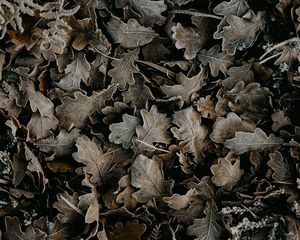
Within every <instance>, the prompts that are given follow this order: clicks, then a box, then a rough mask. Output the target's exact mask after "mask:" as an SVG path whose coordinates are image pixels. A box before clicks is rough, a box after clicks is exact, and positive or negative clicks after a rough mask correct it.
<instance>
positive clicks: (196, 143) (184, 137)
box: [171, 107, 207, 163]
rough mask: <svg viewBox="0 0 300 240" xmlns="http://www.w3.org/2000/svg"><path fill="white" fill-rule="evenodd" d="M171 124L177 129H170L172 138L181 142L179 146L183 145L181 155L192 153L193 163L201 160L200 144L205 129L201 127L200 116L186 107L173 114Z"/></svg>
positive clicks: (205, 131)
mask: <svg viewBox="0 0 300 240" xmlns="http://www.w3.org/2000/svg"><path fill="white" fill-rule="evenodd" d="M172 117H173V121H172V122H173V123H174V124H175V125H177V126H178V127H179V128H176V127H173V128H171V132H172V133H173V134H174V136H175V137H176V138H177V139H178V140H181V141H182V142H180V144H185V146H184V147H183V148H182V150H181V151H182V152H183V153H192V154H193V155H194V162H196V163H197V162H199V161H201V160H202V155H203V152H202V147H201V145H202V143H203V140H204V138H205V137H206V134H207V129H206V128H205V127H204V126H203V125H201V115H200V114H199V113H198V112H197V111H195V110H194V109H193V107H188V108H186V109H183V110H181V111H178V112H176V113H175V114H173V116H172Z"/></svg>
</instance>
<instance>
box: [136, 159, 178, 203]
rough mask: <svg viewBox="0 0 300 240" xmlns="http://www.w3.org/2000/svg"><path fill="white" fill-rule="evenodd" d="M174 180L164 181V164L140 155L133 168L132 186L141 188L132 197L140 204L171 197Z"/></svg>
mask: <svg viewBox="0 0 300 240" xmlns="http://www.w3.org/2000/svg"><path fill="white" fill-rule="evenodd" d="M173 184H174V181H173V180H168V181H165V180H164V174H163V170H162V162H161V161H160V160H159V159H150V158H147V157H146V156H144V155H138V156H137V157H136V159H135V161H134V162H133V164H132V166H131V185H132V186H134V187H136V188H139V189H140V190H138V191H137V192H135V193H133V194H132V196H133V197H134V198H136V200H137V201H138V202H141V203H146V202H148V201H150V200H151V199H152V198H161V197H163V196H166V195H169V194H170V192H171V188H172V187H173Z"/></svg>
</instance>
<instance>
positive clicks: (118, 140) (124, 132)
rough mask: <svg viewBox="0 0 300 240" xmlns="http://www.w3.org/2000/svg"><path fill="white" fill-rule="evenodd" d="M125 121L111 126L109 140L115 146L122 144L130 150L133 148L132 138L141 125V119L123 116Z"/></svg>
mask: <svg viewBox="0 0 300 240" xmlns="http://www.w3.org/2000/svg"><path fill="white" fill-rule="evenodd" d="M122 119H123V121H122V122H120V123H113V124H111V125H109V130H110V131H111V134H109V140H110V141H111V142H114V143H115V144H122V146H123V148H125V149H128V148H130V147H131V146H132V137H133V135H134V134H135V127H136V126H137V125H139V124H140V119H139V118H138V117H135V116H131V115H128V114H123V116H122Z"/></svg>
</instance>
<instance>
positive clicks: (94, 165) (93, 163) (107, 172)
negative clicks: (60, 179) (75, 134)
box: [72, 135, 130, 186]
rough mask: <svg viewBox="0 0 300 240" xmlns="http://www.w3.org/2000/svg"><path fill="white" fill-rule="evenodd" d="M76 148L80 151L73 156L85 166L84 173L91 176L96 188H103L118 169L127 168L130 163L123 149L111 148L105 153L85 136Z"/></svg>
mask: <svg viewBox="0 0 300 240" xmlns="http://www.w3.org/2000/svg"><path fill="white" fill-rule="evenodd" d="M76 147H77V149H78V150H77V152H74V153H73V154H72V156H73V158H74V159H75V160H76V161H77V162H80V163H82V164H84V165H85V167H84V168H83V171H84V172H85V173H86V174H90V175H91V177H90V182H91V183H92V184H94V185H95V186H96V185H99V186H101V185H102V184H103V183H104V182H105V181H107V179H108V178H109V177H110V176H111V175H112V174H114V172H115V171H116V170H118V169H117V168H118V167H119V168H120V167H122V166H125V165H126V164H128V162H129V161H130V158H129V156H128V155H127V154H126V153H125V152H124V150H123V149H122V148H119V147H111V148H109V149H108V150H107V151H106V152H103V150H102V149H101V147H100V146H99V145H98V144H96V143H95V142H94V141H91V140H90V139H89V138H88V137H87V136H85V135H83V136H81V137H79V138H78V139H77V141H76Z"/></svg>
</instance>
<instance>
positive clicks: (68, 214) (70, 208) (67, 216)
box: [53, 192, 83, 223]
mask: <svg viewBox="0 0 300 240" xmlns="http://www.w3.org/2000/svg"><path fill="white" fill-rule="evenodd" d="M57 200H58V201H57V202H55V203H54V204H53V207H54V208H56V209H57V210H58V211H59V212H60V213H59V214H57V219H58V220H59V221H60V222H61V223H72V222H73V221H75V219H76V218H77V217H78V216H80V215H82V216H83V213H82V211H81V210H80V209H79V208H78V207H77V205H78V193H76V192H75V193H73V195H69V194H68V193H67V192H64V193H61V194H57Z"/></svg>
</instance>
